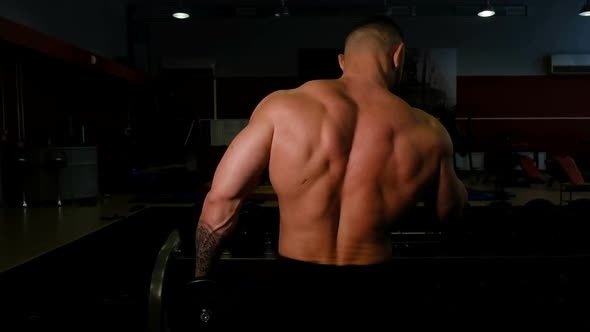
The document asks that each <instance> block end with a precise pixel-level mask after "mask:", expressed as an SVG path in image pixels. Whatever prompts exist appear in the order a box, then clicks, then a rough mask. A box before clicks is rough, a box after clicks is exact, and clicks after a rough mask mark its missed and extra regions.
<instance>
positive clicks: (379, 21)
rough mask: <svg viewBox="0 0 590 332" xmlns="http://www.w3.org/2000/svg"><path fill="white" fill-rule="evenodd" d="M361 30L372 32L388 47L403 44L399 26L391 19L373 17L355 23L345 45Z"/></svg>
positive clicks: (380, 16)
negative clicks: (381, 38)
mask: <svg viewBox="0 0 590 332" xmlns="http://www.w3.org/2000/svg"><path fill="white" fill-rule="evenodd" d="M362 30H373V31H375V32H377V33H379V35H381V36H383V37H384V38H385V39H386V41H387V43H389V44H391V45H390V46H397V45H399V44H401V43H403V42H404V36H403V33H402V30H401V28H400V26H399V25H398V24H397V22H395V21H394V20H393V19H392V18H391V17H389V16H386V15H375V16H371V17H368V18H366V19H363V20H361V21H360V22H358V23H356V24H355V25H354V26H353V27H352V29H351V30H350V32H349V33H348V35H347V36H346V43H347V42H348V41H349V39H350V38H351V37H352V36H354V35H355V34H356V33H357V32H359V31H362Z"/></svg>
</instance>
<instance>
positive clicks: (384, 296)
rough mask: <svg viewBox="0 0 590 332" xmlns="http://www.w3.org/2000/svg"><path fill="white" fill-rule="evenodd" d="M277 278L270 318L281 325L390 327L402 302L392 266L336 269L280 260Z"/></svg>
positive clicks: (381, 265)
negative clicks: (389, 324) (397, 291)
mask: <svg viewBox="0 0 590 332" xmlns="http://www.w3.org/2000/svg"><path fill="white" fill-rule="evenodd" d="M273 280H274V282H273V285H272V287H273V288H272V289H273V291H272V298H273V301H272V302H273V303H274V307H273V308H272V309H271V313H272V314H271V315H272V317H274V318H275V319H277V320H278V321H280V322H281V323H280V324H281V325H283V326H291V327H293V326H297V327H303V326H314V325H317V324H321V325H323V326H328V327H332V328H342V327H351V326H363V327H365V328H368V327H369V326H375V327H377V326H383V324H385V325H386V326H387V325H388V323H389V322H390V320H393V321H395V320H396V319H395V318H397V314H398V312H399V308H400V304H401V303H396V301H398V300H399V299H398V298H397V297H396V296H397V295H398V294H396V292H395V289H396V287H395V286H396V282H395V274H394V271H393V270H392V268H391V264H390V263H388V262H384V263H382V264H375V265H347V266H334V265H324V264H315V263H308V262H302V261H298V260H293V259H289V258H285V257H279V258H278V260H277V262H276V266H275V270H274V276H273ZM285 324H286V325H285ZM394 325H395V324H394Z"/></svg>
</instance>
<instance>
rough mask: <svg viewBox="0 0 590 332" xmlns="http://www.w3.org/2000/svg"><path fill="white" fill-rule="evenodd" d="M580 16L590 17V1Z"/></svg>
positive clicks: (589, 0)
mask: <svg viewBox="0 0 590 332" xmlns="http://www.w3.org/2000/svg"><path fill="white" fill-rule="evenodd" d="M580 16H586V17H588V16H590V0H587V1H586V4H585V5H584V7H582V10H580Z"/></svg>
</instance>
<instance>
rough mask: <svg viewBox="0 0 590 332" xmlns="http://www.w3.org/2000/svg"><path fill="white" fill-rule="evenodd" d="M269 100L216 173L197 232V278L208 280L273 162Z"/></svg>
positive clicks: (238, 139) (204, 204)
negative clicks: (241, 212) (244, 207)
mask: <svg viewBox="0 0 590 332" xmlns="http://www.w3.org/2000/svg"><path fill="white" fill-rule="evenodd" d="M269 98H272V97H271V96H270V97H267V98H265V100H263V101H262V102H261V103H260V104H259V106H258V107H257V108H256V109H255V110H254V113H253V114H252V117H251V118H250V121H249V123H248V125H247V126H246V127H245V128H244V129H243V130H242V131H241V132H240V133H239V134H238V135H237V136H236V137H235V138H234V140H233V141H232V142H231V144H230V145H229V147H228V149H227V151H226V152H225V154H224V155H223V157H222V159H221V161H220V162H219V165H218V167H217V169H216V171H215V175H214V177H213V182H212V185H211V190H210V191H209V193H208V194H207V197H206V198H205V201H204V203H203V209H202V211H201V216H200V218H199V223H198V225H197V231H196V271H195V277H197V278H208V277H209V274H210V272H211V268H212V265H214V263H215V262H216V261H217V259H219V256H220V254H221V250H222V248H221V247H222V241H223V240H224V238H225V236H226V235H228V234H229V233H230V232H231V231H232V230H233V228H234V226H235V224H236V222H237V219H238V214H239V210H240V208H241V206H242V204H243V203H244V201H245V199H246V198H247V197H248V196H249V195H250V193H251V192H252V191H253V190H254V189H255V188H256V186H257V185H258V181H259V179H260V176H261V174H262V172H263V171H264V169H265V168H266V167H267V165H268V162H269V159H270V150H271V144H272V138H273V133H274V125H273V121H272V119H271V117H270V114H269V108H270V107H271V105H270V101H269V100H268V99H269Z"/></svg>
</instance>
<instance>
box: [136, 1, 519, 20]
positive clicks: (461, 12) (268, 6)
mask: <svg viewBox="0 0 590 332" xmlns="http://www.w3.org/2000/svg"><path fill="white" fill-rule="evenodd" d="M284 1H285V5H286V7H287V8H288V9H289V13H290V16H291V17H318V16H321V17H342V16H359V15H362V16H365V15H373V14H385V13H386V12H387V10H388V9H389V10H390V11H389V13H390V14H391V15H392V16H398V17H399V16H401V17H403V16H472V15H474V14H475V13H476V12H477V11H478V9H479V8H480V7H481V5H482V4H483V1H482V0H462V1H461V0H459V1H457V0H454V1H453V0H438V1H435V0H412V1H403V0H364V1H363V0H284ZM130 2H131V3H132V4H134V5H135V12H134V13H135V17H136V18H144V19H147V18H149V19H170V14H171V12H172V11H175V10H176V9H178V8H180V7H183V8H184V9H185V10H186V11H188V12H189V13H190V14H191V16H193V17H207V18H232V17H233V18H235V17H240V18H263V17H273V16H274V14H275V13H276V12H277V10H279V9H280V8H281V0H257V1H253V0H216V1H214V0H150V1H140V0H131V1H130ZM492 4H493V5H494V6H495V8H496V11H497V15H498V16H506V15H511V16H525V15H526V14H527V7H526V4H525V2H524V1H519V0H512V1H510V0H492Z"/></svg>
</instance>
